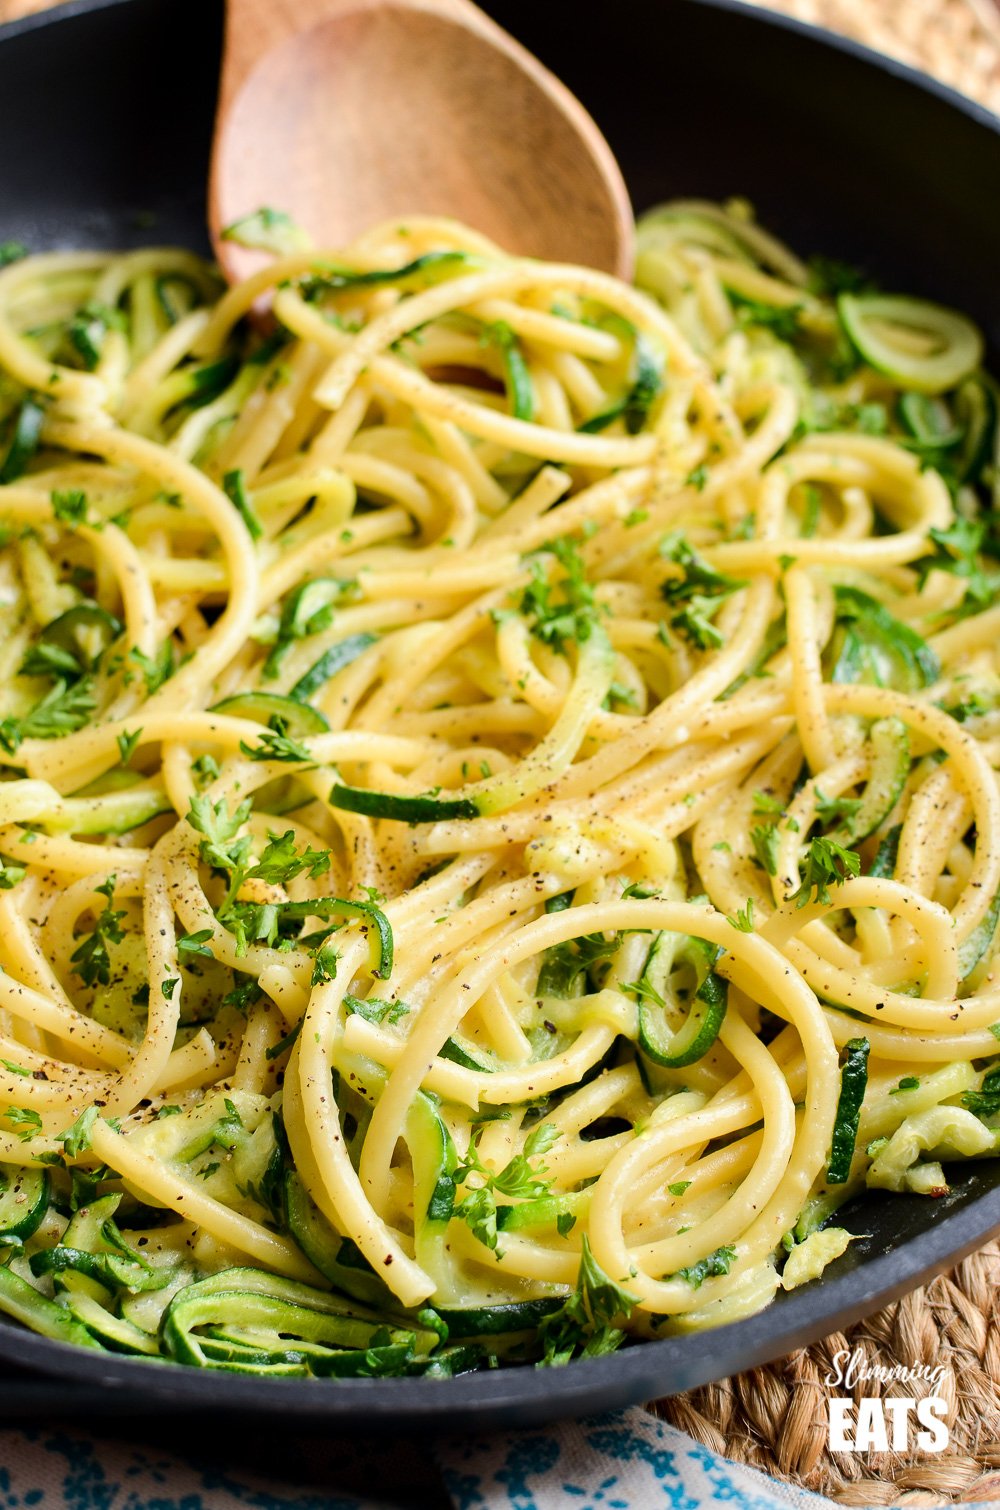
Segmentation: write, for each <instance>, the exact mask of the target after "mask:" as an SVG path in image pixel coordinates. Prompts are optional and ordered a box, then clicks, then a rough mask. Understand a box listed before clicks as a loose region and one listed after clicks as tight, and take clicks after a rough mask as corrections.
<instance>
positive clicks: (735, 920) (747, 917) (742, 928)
mask: <svg viewBox="0 0 1000 1510" xmlns="http://www.w3.org/2000/svg"><path fill="white" fill-rule="evenodd" d="M726 922H727V923H728V924H729V925H730V927H732V928H735V929H736V930H737V932H738V933H753V897H747V905H746V906H745V907H743V908H741V909H740V911H739V912H737V913H736V914H735V916H734V917H731V918H730V917H727V918H726Z"/></svg>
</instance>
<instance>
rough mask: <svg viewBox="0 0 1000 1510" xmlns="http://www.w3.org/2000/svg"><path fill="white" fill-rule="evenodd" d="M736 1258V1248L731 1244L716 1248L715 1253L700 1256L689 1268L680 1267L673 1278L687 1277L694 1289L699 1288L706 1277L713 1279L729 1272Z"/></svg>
mask: <svg viewBox="0 0 1000 1510" xmlns="http://www.w3.org/2000/svg"><path fill="white" fill-rule="evenodd" d="M735 1258H736V1249H735V1248H734V1247H732V1245H731V1244H727V1245H726V1246H725V1247H722V1248H716V1250H715V1252H714V1253H709V1254H707V1256H706V1257H705V1258H700V1259H699V1260H698V1262H697V1263H696V1264H691V1265H690V1266H689V1267H688V1268H684V1269H678V1270H677V1273H676V1274H672V1275H671V1276H670V1278H671V1279H686V1280H687V1282H688V1284H689V1285H691V1286H692V1288H693V1289H695V1290H698V1289H700V1288H701V1286H702V1285H703V1284H704V1283H705V1280H706V1279H712V1278H714V1277H715V1276H716V1275H719V1274H728V1273H729V1270H730V1268H731V1266H732V1264H733V1262H734V1260H735Z"/></svg>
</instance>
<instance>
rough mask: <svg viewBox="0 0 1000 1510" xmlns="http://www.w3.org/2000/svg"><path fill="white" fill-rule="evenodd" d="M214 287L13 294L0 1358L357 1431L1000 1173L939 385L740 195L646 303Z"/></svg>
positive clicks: (446, 251) (984, 755)
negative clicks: (883, 1203)
mask: <svg viewBox="0 0 1000 1510" xmlns="http://www.w3.org/2000/svg"><path fill="white" fill-rule="evenodd" d="M234 234H236V235H241V236H243V237H244V238H247V237H249V238H250V239H256V240H257V241H258V242H259V243H262V238H263V243H266V245H267V247H268V249H269V250H270V251H271V252H272V253H275V255H274V256H273V259H272V260H270V261H269V262H268V264H267V265H266V266H265V267H263V269H262V270H261V271H260V272H259V273H257V274H255V275H254V276H253V277H252V278H250V279H249V280H248V281H247V282H246V283H244V284H243V285H241V286H239V287H236V288H233V289H230V290H228V291H224V290H223V289H222V287H221V285H220V284H219V282H218V280H217V276H216V274H215V272H214V271H213V269H212V268H211V267H208V266H206V265H205V264H204V263H203V262H202V261H201V260H199V259H198V258H197V257H194V256H192V255H191V254H189V253H187V252H183V251H175V250H170V249H157V248H154V249H151V250H147V251H140V252H131V253H126V254H110V253H108V254H106V253H99V252H80V253H47V254H44V255H41V256H34V257H28V256H25V257H23V258H17V257H15V258H14V259H13V260H11V261H10V263H9V265H8V266H7V267H5V268H4V269H3V271H2V272H0V369H2V376H0V427H2V430H0V479H2V485H0V524H2V527H3V539H2V546H0V627H2V633H0V668H2V673H3V674H2V676H0V768H2V780H0V860H2V867H0V965H2V967H3V969H2V973H0V1311H3V1312H4V1313H6V1314H7V1315H8V1316H10V1317H13V1318H16V1319H17V1320H19V1321H21V1322H23V1323H24V1324H26V1325H27V1326H29V1327H34V1328H35V1329H36V1330H37V1331H39V1332H41V1333H43V1334H44V1335H46V1336H50V1337H56V1338H60V1339H62V1340H68V1341H73V1342H77V1343H80V1344H82V1345H85V1346H88V1347H95V1348H97V1347H100V1348H105V1349H110V1350H112V1351H115V1352H121V1353H125V1354H130V1355H134V1356H135V1357H138V1358H161V1359H162V1358H168V1359H173V1360H175V1361H177V1362H181V1363H185V1364H188V1365H191V1366H195V1367H200V1368H209V1369H220V1370H234V1371H239V1372H243V1373H251V1374H259V1375H262V1376H266V1377H285V1376H289V1375H292V1376H302V1375H317V1376H320V1377H323V1378H342V1377H353V1376H357V1375H359V1374H368V1375H372V1374H375V1375H399V1374H412V1373H423V1374H427V1375H431V1376H435V1375H437V1376H441V1375H447V1374H450V1373H456V1372H460V1371H463V1370H466V1369H472V1368H479V1367H486V1366H490V1365H492V1364H493V1363H495V1362H496V1361H497V1360H499V1361H501V1362H511V1363H513V1362H547V1363H556V1362H565V1361H567V1360H568V1359H570V1358H574V1357H579V1356H592V1355H594V1354H596V1353H600V1352H604V1351H608V1350H610V1349H611V1348H614V1347H617V1346H618V1345H620V1344H621V1343H622V1342H623V1341H624V1340H626V1339H627V1338H628V1337H630V1336H631V1337H637V1338H641V1337H650V1336H654V1337H655V1336H657V1335H663V1334H664V1333H666V1332H670V1331H672V1330H693V1329H696V1328H698V1327H703V1326H710V1325H716V1324H718V1323H720V1322H723V1321H726V1320H728V1319H732V1318H734V1317H737V1316H740V1315H745V1314H748V1313H749V1312H751V1311H753V1310H756V1309H759V1308H760V1307H761V1306H763V1305H765V1304H767V1303H768V1301H769V1300H770V1299H771V1297H772V1296H773V1295H774V1293H775V1291H776V1289H777V1288H778V1286H779V1284H781V1283H782V1282H784V1284H785V1286H786V1287H791V1286H793V1285H795V1284H800V1283H805V1282H808V1281H811V1280H813V1279H815V1278H817V1277H818V1276H819V1275H820V1274H821V1273H822V1270H823V1268H824V1267H825V1265H826V1264H827V1263H828V1262H830V1261H832V1260H834V1259H836V1258H837V1257H838V1256H839V1255H840V1254H841V1253H842V1252H843V1251H844V1249H845V1248H846V1246H847V1244H848V1243H849V1242H850V1240H851V1228H852V1224H851V1223H850V1222H847V1223H846V1226H845V1225H842V1224H841V1222H840V1221H839V1220H838V1219H837V1218H836V1216H835V1213H836V1212H837V1210H838V1208H839V1207H840V1206H842V1205H843V1204H844V1203H845V1202H846V1201H848V1200H849V1199H850V1198H851V1197H853V1196H855V1195H857V1194H858V1193H860V1192H862V1191H863V1190H864V1189H865V1187H866V1185H872V1186H875V1187H878V1188H880V1189H885V1190H890V1191H911V1192H918V1193H921V1194H924V1195H926V1196H928V1197H933V1196H934V1195H935V1194H938V1193H940V1192H942V1191H943V1190H944V1189H946V1188H947V1181H948V1178H949V1175H948V1172H947V1170H946V1168H945V1165H946V1164H947V1163H948V1161H950V1160H954V1159H967V1158H977V1157H984V1156H989V1155H992V1154H994V1153H995V1152H996V1151H997V1146H998V1141H1000V1132H998V1125H1000V1124H998V1116H1000V1068H998V1067H997V1065H998V1056H1000V1045H998V1041H997V1039H998V1036H1000V992H998V988H997V986H996V985H995V983H994V978H993V959H994V951H995V944H996V938H995V935H996V929H997V921H998V913H1000V796H998V790H997V782H996V775H995V768H996V766H997V763H998V760H1000V680H998V667H997V644H998V634H997V629H998V625H1000V619H998V614H1000V608H998V607H997V606H996V605H997V601H998V600H997V582H998V580H1000V578H998V572H997V568H996V566H995V565H994V563H995V561H996V559H997V558H998V556H1000V530H998V528H997V518H998V515H997V512H996V510H997V507H998V504H997V498H996V491H997V487H998V479H997V456H996V419H997V404H996V389H995V386H994V384H993V382H992V380H991V379H990V378H989V377H988V376H987V375H985V374H984V373H983V372H982V370H981V366H980V363H981V360H982V341H981V338H980V336H979V334H978V332H977V331H976V330H975V328H974V327H973V326H972V325H971V323H970V322H969V321H968V320H966V318H965V317H964V316H961V315H958V314H956V313H953V312H951V311H944V310H941V309H940V308H939V307H938V306H930V305H924V304H922V303H921V302H920V301H916V300H912V299H906V298H902V297H900V296H898V295H896V294H891V295H889V294H885V293H882V292H880V291H878V290H875V289H873V288H872V287H871V286H870V285H869V284H868V283H867V281H866V280H865V278H864V276H863V275H861V274H858V273H856V272H854V271H853V270H851V269H848V268H844V267H842V266H838V265H836V264H832V263H830V262H822V261H815V262H813V263H811V264H806V263H803V262H802V261H800V260H799V258H798V257H796V256H795V255H794V254H793V253H791V252H789V251H788V250H787V249H786V248H784V247H783V246H782V245H781V244H780V243H779V242H778V241H776V240H775V238H774V237H772V236H770V235H768V234H767V233H766V232H764V231H762V230H761V229H760V228H759V227H757V226H756V225H755V224H754V222H753V220H752V218H751V217H750V214H749V212H748V210H747V208H746V207H745V206H743V205H739V204H737V205H732V206H717V205H710V204H703V203H700V202H685V203H682V204H675V205H671V206H666V207H663V208H661V209H660V210H658V211H654V212H653V213H652V214H651V215H649V216H648V217H647V218H646V219H645V220H644V222H643V223H642V224H641V225H640V229H639V262H638V284H639V287H638V288H630V287H626V286H625V285H623V284H621V283H619V282H617V281H616V280H614V279H612V278H609V277H607V276H604V275H602V274H600V273H597V272H594V271H591V270H588V269H583V268H574V267H557V266H550V265H546V264H542V263H537V262H531V261H526V260H521V259H516V258H512V257H509V256H507V255H505V254H504V253H503V252H501V251H499V250H498V249H497V248H496V247H494V246H492V245H490V244H489V243H488V242H486V241H484V240H483V239H482V238H481V237H479V236H478V235H476V234H474V233H473V232H471V231H468V230H466V229H464V228H462V227H460V226H457V225H454V224H451V223H446V222H441V221H436V220H426V219H415V220H413V221H410V222H408V223H407V224H394V225H390V226H383V227H381V228H378V229H376V230H374V231H373V232H371V233H370V234H369V235H368V236H366V237H364V238H362V239H361V240H360V241H359V242H358V243H356V244H355V245H354V246H352V247H350V248H346V249H345V250H343V251H342V252H339V253H337V254H336V255H334V254H329V253H325V252H320V251H316V250H313V249H311V248H310V247H309V246H308V244H307V243H306V242H305V241H304V239H303V237H302V236H301V234H300V233H298V232H297V231H295V228H293V227H289V226H288V224H287V222H285V221H284V219H283V217H281V216H280V215H278V214H277V213H276V212H262V214H261V215H259V216H255V217H252V218H251V219H250V221H249V222H247V223H245V224H244V225H243V226H242V227H241V228H237V229H236V230H235V231H234ZM276 238H277V239H276ZM263 243H262V244H263ZM8 251H10V249H8ZM268 301H270V314H269V315H268V316H267V317H265V318H264V319H263V320H262V318H261V314H260V311H261V309H262V307H263V305H264V304H266V303H267V302H268ZM831 1223H833V1224H832V1225H831ZM854 1230H858V1229H856V1228H855V1229H854ZM860 1230H863V1228H862V1229H860ZM783 1273H784V1280H783V1281H782V1274H783Z"/></svg>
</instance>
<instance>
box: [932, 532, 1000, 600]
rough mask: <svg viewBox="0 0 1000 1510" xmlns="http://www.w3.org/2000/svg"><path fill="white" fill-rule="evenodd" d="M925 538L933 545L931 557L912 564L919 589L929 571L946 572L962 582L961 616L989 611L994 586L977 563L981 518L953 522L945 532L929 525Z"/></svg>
mask: <svg viewBox="0 0 1000 1510" xmlns="http://www.w3.org/2000/svg"><path fill="white" fill-rule="evenodd" d="M928 535H929V536H930V539H931V541H932V543H933V545H934V553H933V555H930V556H921V557H920V559H919V560H918V561H915V562H914V563H913V564H914V566H915V567H916V569H917V573H918V575H919V579H920V586H921V587H923V585H924V583H925V582H926V581H927V578H928V577H929V576H930V574H931V572H932V571H943V572H948V573H949V574H950V575H951V576H953V577H959V578H961V579H962V581H964V583H965V594H964V596H963V599H962V604H961V610H960V611H961V613H962V614H963V615H965V614H971V613H978V612H979V611H980V609H982V608H988V607H989V605H990V604H991V603H992V602H993V601H994V599H995V597H996V590H997V583H996V580H995V578H994V577H992V576H991V575H990V573H989V572H987V571H984V569H983V567H982V565H981V563H980V560H979V556H980V553H981V552H982V549H983V543H984V541H985V538H986V525H985V523H984V522H983V521H982V520H980V519H956V520H955V521H954V523H953V524H950V525H949V526H948V528H947V529H936V528H935V527H934V526H933V525H932V526H931V528H930V529H929V530H928Z"/></svg>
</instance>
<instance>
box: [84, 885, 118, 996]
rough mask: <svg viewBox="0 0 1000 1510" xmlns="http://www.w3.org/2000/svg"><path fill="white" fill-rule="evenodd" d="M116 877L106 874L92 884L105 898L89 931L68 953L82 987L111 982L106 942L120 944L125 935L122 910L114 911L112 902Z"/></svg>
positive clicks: (105, 984) (109, 959) (104, 984)
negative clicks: (102, 880) (82, 984)
mask: <svg viewBox="0 0 1000 1510" xmlns="http://www.w3.org/2000/svg"><path fill="white" fill-rule="evenodd" d="M116 879H117V878H116V877H115V876H113V875H112V876H108V879H107V880H106V881H104V882H102V883H101V885H100V886H95V888H94V890H95V891H96V892H98V893H99V894H100V895H101V896H103V897H105V898H106V899H107V900H106V901H105V903H104V906H103V908H102V909H101V911H100V912H99V913H98V915H97V918H96V920H95V923H94V926H93V928H92V930H91V931H90V933H87V934H84V936H83V938H82V939H81V941H80V943H79V944H78V945H77V947H76V948H75V949H74V951H73V953H72V954H71V955H70V963H71V964H72V966H73V968H74V969H75V971H76V973H77V975H78V976H79V977H80V979H81V980H82V981H83V983H84V985H85V986H96V985H98V984H99V985H102V986H107V985H109V984H110V982H111V957H110V955H109V953H108V944H109V943H112V944H120V943H121V941H122V939H123V938H124V937H125V935H124V933H123V932H122V929H121V927H120V924H121V920H122V918H123V917H125V916H126V914H125V912H124V911H116V910H115V909H114V908H113V907H112V905H111V903H112V901H113V900H114V895H115V882H116Z"/></svg>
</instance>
